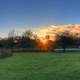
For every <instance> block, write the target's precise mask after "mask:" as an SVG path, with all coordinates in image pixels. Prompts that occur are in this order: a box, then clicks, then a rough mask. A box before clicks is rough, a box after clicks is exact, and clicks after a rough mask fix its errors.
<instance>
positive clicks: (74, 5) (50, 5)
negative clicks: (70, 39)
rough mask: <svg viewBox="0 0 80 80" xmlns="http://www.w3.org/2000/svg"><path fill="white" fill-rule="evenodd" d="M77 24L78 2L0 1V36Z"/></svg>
mask: <svg viewBox="0 0 80 80" xmlns="http://www.w3.org/2000/svg"><path fill="white" fill-rule="evenodd" d="M79 23H80V0H0V34H7V33H8V32H9V30H11V29H14V30H18V31H23V30H25V29H31V30H34V29H36V28H42V27H46V26H48V25H61V24H79Z"/></svg>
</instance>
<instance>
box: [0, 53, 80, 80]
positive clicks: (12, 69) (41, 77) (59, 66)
mask: <svg viewBox="0 0 80 80" xmlns="http://www.w3.org/2000/svg"><path fill="white" fill-rule="evenodd" d="M0 80H80V52H66V53H48V52H45V53H44V52H41V53H40V52H38V53H37V52H36V53H30V52H24V53H21V52H20V53H14V54H13V56H12V57H9V58H5V59H0Z"/></svg>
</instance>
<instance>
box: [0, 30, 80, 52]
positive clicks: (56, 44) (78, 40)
mask: <svg viewBox="0 0 80 80" xmlns="http://www.w3.org/2000/svg"><path fill="white" fill-rule="evenodd" d="M13 33H14V32H11V33H9V35H10V36H9V37H8V38H6V39H1V40H0V48H9V49H16V50H17V49H22V50H23V49H25V50H30V51H31V50H32V51H36V50H39V51H40V50H45V51H54V50H55V49H56V48H62V49H63V51H64V52H65V51H66V48H72V47H77V48H78V47H79V46H80V37H73V36H70V35H69V33H67V32H64V33H63V34H62V35H58V34H56V35H57V38H56V40H55V41H52V40H50V39H49V35H46V36H45V39H46V40H47V42H46V44H44V43H42V42H41V41H40V39H39V38H38V36H37V35H33V34H32V32H31V31H30V30H27V31H25V32H24V33H23V34H22V36H14V34H13Z"/></svg>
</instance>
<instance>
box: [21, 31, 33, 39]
mask: <svg viewBox="0 0 80 80" xmlns="http://www.w3.org/2000/svg"><path fill="white" fill-rule="evenodd" d="M22 36H23V37H28V38H31V37H32V36H33V34H32V32H31V31H30V30H26V31H25V32H24V33H23V35H22Z"/></svg>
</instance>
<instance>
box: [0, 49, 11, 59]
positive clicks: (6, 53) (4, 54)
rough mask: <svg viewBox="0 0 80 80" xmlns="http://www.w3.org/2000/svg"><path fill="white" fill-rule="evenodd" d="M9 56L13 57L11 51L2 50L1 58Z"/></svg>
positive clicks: (0, 52) (0, 51)
mask: <svg viewBox="0 0 80 80" xmlns="http://www.w3.org/2000/svg"><path fill="white" fill-rule="evenodd" d="M9 56H12V52H11V51H10V50H6V49H1V50H0V58H5V57H9Z"/></svg>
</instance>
